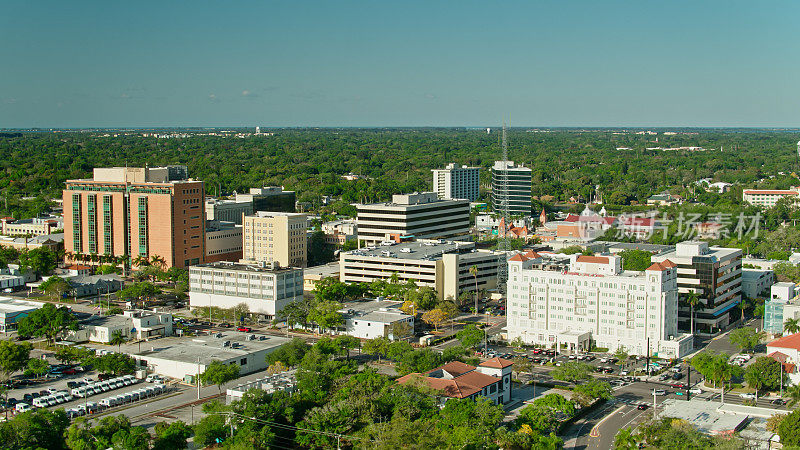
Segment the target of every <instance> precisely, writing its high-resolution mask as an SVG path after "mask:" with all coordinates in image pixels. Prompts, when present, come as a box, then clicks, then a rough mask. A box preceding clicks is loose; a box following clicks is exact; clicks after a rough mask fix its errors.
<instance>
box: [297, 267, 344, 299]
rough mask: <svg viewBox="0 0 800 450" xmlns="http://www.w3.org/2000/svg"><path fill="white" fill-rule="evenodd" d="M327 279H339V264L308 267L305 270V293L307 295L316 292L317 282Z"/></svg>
mask: <svg viewBox="0 0 800 450" xmlns="http://www.w3.org/2000/svg"><path fill="white" fill-rule="evenodd" d="M326 278H336V279H337V280H338V279H339V262H332V263H328V264H324V265H321V266H314V267H306V268H305V269H303V291H304V292H305V293H306V294H310V293H311V292H312V291H313V290H314V287H315V286H316V284H317V282H318V281H322V280H324V279H326Z"/></svg>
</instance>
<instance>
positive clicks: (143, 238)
mask: <svg viewBox="0 0 800 450" xmlns="http://www.w3.org/2000/svg"><path fill="white" fill-rule="evenodd" d="M204 190H205V188H204V186H203V182H202V181H195V180H191V179H188V178H187V173H186V167H185V166H167V167H155V168H150V167H139V168H130V167H113V168H95V169H94V178H91V179H85V180H67V182H66V189H64V192H63V196H64V233H65V239H64V248H65V250H66V252H67V255H72V260H76V259H79V258H78V256H79V255H81V254H85V255H90V254H96V255H111V256H127V257H128V258H129V259H130V261H131V262H133V261H134V260H136V258H137V257H142V258H148V259H150V258H151V257H152V256H156V255H157V256H160V257H161V258H163V259H164V262H165V264H166V266H167V267H173V266H174V267H181V268H185V267H187V266H189V265H191V264H199V263H201V262H203V261H204V260H205V249H204V247H205V219H206V217H205V211H204V208H205V202H204V199H205V193H204ZM68 259H70V258H68ZM68 262H70V261H68Z"/></svg>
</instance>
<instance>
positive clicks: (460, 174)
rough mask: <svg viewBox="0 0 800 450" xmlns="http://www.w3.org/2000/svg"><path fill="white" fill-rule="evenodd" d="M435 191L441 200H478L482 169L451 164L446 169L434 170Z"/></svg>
mask: <svg viewBox="0 0 800 450" xmlns="http://www.w3.org/2000/svg"><path fill="white" fill-rule="evenodd" d="M431 172H433V191H434V192H436V194H437V195H438V196H439V198H441V199H445V200H451V199H457V198H466V199H468V200H469V201H471V202H474V201H476V200H478V186H479V183H480V168H479V167H469V166H461V167H459V166H457V165H456V164H455V163H450V164H448V165H447V167H445V168H444V169H432V170H431Z"/></svg>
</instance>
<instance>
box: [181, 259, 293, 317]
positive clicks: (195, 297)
mask: <svg viewBox="0 0 800 450" xmlns="http://www.w3.org/2000/svg"><path fill="white" fill-rule="evenodd" d="M302 298H303V270H302V269H298V268H281V267H279V266H278V265H277V264H272V265H268V264H265V263H262V264H257V265H247V264H237V263H229V262H224V261H220V262H215V263H208V264H201V265H198V266H192V267H191V268H190V269H189V307H190V308H198V307H208V306H215V307H218V308H232V307H234V306H236V305H238V304H240V303H244V304H246V305H247V306H248V308H250V312H251V313H253V314H260V315H263V316H266V317H268V318H272V317H275V314H276V313H278V312H280V311H281V310H282V309H283V308H284V307H285V306H286V305H288V304H290V303H292V302H295V301H298V300H302Z"/></svg>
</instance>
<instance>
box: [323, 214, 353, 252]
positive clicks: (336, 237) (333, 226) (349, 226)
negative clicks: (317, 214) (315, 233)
mask: <svg viewBox="0 0 800 450" xmlns="http://www.w3.org/2000/svg"><path fill="white" fill-rule="evenodd" d="M322 232H323V233H325V243H326V244H331V245H336V246H340V247H341V246H342V245H344V244H345V243H346V242H348V241H354V240H356V239H358V224H357V223H356V221H355V220H352V219H349V220H334V221H331V222H325V223H323V224H322Z"/></svg>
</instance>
